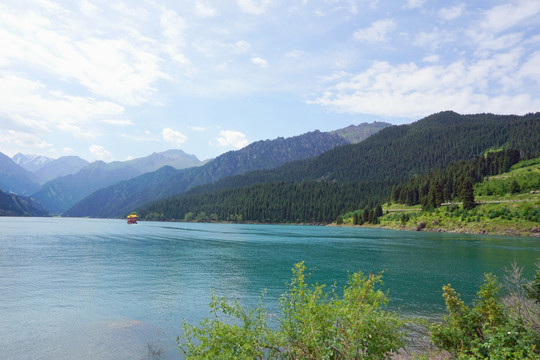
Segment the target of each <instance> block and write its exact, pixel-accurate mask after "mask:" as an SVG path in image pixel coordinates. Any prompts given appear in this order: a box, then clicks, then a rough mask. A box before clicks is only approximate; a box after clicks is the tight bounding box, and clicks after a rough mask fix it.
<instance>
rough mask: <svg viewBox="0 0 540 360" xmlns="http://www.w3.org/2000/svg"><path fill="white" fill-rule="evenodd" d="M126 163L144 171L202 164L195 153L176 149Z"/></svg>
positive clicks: (182, 167) (183, 167)
mask: <svg viewBox="0 0 540 360" xmlns="http://www.w3.org/2000/svg"><path fill="white" fill-rule="evenodd" d="M126 163H127V164H129V165H131V166H133V167H134V168H136V169H138V170H140V171H142V172H143V173H147V172H151V171H156V170H157V169H159V168H161V167H163V166H171V167H173V168H175V169H185V168H190V167H193V166H200V165H201V164H202V162H201V161H200V160H199V159H198V158H197V157H196V156H195V155H190V154H186V153H185V152H183V151H182V150H176V149H172V150H167V151H164V152H160V153H153V154H151V155H148V156H146V157H142V158H138V159H134V160H129V161H126Z"/></svg>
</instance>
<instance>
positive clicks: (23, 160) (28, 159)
mask: <svg viewBox="0 0 540 360" xmlns="http://www.w3.org/2000/svg"><path fill="white" fill-rule="evenodd" d="M13 161H14V162H15V164H17V165H19V166H20V167H22V168H24V169H26V170H28V171H30V172H33V173H35V172H36V171H37V170H39V169H41V168H42V167H43V166H45V165H46V164H48V163H50V162H51V161H53V159H51V158H49V157H46V156H43V155H35V154H22V153H18V154H15V156H13Z"/></svg>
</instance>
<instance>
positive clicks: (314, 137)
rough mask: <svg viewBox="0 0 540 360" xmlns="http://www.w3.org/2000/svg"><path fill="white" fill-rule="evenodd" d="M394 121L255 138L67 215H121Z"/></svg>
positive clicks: (92, 199) (129, 184)
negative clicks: (230, 149) (208, 158)
mask: <svg viewBox="0 0 540 360" xmlns="http://www.w3.org/2000/svg"><path fill="white" fill-rule="evenodd" d="M388 126H390V124H388V123H381V122H374V123H371V124H368V123H363V124H359V125H354V126H350V127H348V128H347V130H344V131H341V132H340V133H336V132H320V131H318V130H316V131H313V132H309V133H306V134H302V135H298V136H294V137H290V138H287V139H285V138H282V137H279V138H277V139H274V140H264V141H257V142H254V143H252V144H250V145H248V146H246V147H245V148H243V149H240V150H237V151H229V152H227V153H225V154H222V155H220V156H218V157H217V158H215V159H213V160H212V161H209V162H208V163H206V164H205V165H203V166H200V167H197V168H191V169H186V170H181V171H176V172H175V171H173V170H171V169H160V170H158V172H157V173H147V174H144V175H141V176H139V177H136V178H133V179H130V180H128V181H122V182H120V183H116V184H114V185H112V186H110V187H106V188H103V189H100V190H98V191H96V192H94V193H93V194H91V195H90V196H88V197H87V198H85V199H83V200H82V201H80V202H79V203H77V204H75V205H74V206H73V207H72V208H71V209H69V210H67V211H66V212H65V213H64V215H66V216H76V217H80V216H91V217H119V216H123V215H124V214H125V213H127V212H129V211H131V210H133V209H134V208H136V207H138V206H141V205H142V204H144V203H146V202H149V201H152V200H155V199H160V198H164V197H167V196H172V195H176V194H181V193H183V192H185V191H187V190H189V189H191V188H193V187H195V186H198V185H202V184H208V183H211V182H214V181H216V180H219V179H222V178H225V177H228V176H233V175H237V174H242V173H245V172H248V171H254V170H260V169H270V168H274V167H276V166H279V165H282V164H285V163H287V162H290V161H294V160H299V159H305V158H310V157H313V156H316V155H319V154H322V153H324V152H326V151H328V150H330V149H332V148H335V147H337V146H340V145H347V144H350V141H349V140H347V138H346V136H348V137H350V138H352V139H355V141H361V140H363V139H365V138H367V137H369V136H370V135H372V134H374V133H376V132H378V131H379V130H381V129H383V128H385V127H388Z"/></svg>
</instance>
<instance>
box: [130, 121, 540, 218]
mask: <svg viewBox="0 0 540 360" xmlns="http://www.w3.org/2000/svg"><path fill="white" fill-rule="evenodd" d="M499 148H508V149H515V150H518V151H519V152H520V154H521V156H522V157H524V158H528V157H532V156H539V155H540V113H535V114H527V115H525V116H514V115H508V116H502V115H492V114H477V115H460V114H457V113H455V112H451V111H447V112H442V113H438V114H434V115H431V116H428V117H426V118H424V119H422V120H419V121H417V122H415V123H413V124H409V125H401V126H391V127H387V128H385V129H383V130H381V131H379V132H378V133H376V134H374V135H372V136H371V137H369V138H368V139H366V140H365V141H363V142H360V143H358V144H353V145H345V146H340V147H336V148H334V149H331V150H329V151H327V152H325V153H323V154H321V155H319V156H316V157H313V158H309V159H304V160H299V161H295V162H290V163H287V164H284V165H282V166H279V167H276V168H274V169H269V170H261V171H255V172H250V173H246V174H244V175H237V176H234V177H229V178H224V179H222V180H221V181H218V182H216V183H213V184H208V185H204V186H201V187H197V188H194V189H192V190H191V191H190V192H189V193H186V194H183V195H179V196H177V197H174V198H169V199H164V200H160V201H157V202H154V203H152V204H148V205H147V206H145V207H143V208H140V209H137V211H138V212H139V215H140V216H141V217H143V218H145V217H146V218H154V219H183V218H184V216H185V215H186V214H187V213H188V212H192V213H194V214H195V215H197V214H199V213H204V214H206V215H210V214H213V216H212V217H213V218H214V219H220V220H227V219H231V216H234V218H236V219H238V218H241V219H243V220H245V221H262V222H265V221H272V222H312V221H315V222H329V221H334V220H335V219H336V217H337V216H338V215H341V214H344V213H345V212H347V211H353V210H356V209H359V208H363V207H364V206H366V205H369V206H373V204H376V203H377V202H379V203H380V202H383V201H385V200H387V199H388V198H389V197H390V190H391V188H392V186H393V185H396V184H398V183H400V182H402V181H403V180H405V179H408V178H410V177H412V176H416V175H418V174H422V173H425V172H426V171H427V170H429V169H437V168H441V167H444V166H447V165H448V164H450V163H451V162H454V161H459V160H467V159H471V158H473V157H474V156H477V155H480V154H484V153H485V152H486V151H487V150H489V149H499ZM370 204H371V205H370Z"/></svg>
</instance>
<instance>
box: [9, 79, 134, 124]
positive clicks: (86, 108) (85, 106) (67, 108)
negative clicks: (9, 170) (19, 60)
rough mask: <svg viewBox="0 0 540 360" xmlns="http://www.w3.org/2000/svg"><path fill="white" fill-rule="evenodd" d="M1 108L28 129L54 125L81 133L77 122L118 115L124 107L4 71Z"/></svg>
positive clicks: (81, 122)
mask: <svg viewBox="0 0 540 360" xmlns="http://www.w3.org/2000/svg"><path fill="white" fill-rule="evenodd" d="M0 98H1V99H2V103H1V105H0V110H1V111H2V112H5V113H9V114H11V117H12V118H17V119H18V123H19V126H26V128H27V129H28V130H33V129H34V130H35V129H40V130H42V131H50V130H53V129H50V127H51V126H53V127H56V128H58V129H61V130H64V131H70V129H71V130H73V132H74V133H77V134H79V133H80V129H79V127H78V126H77V125H76V124H83V123H88V122H90V121H91V120H92V119H94V118H99V117H101V116H115V115H120V114H122V113H123V112H124V108H123V107H122V106H120V105H118V104H115V103H112V102H108V101H97V100H96V99H93V98H86V97H76V96H70V95H66V94H64V93H62V92H59V91H49V90H48V89H47V87H46V85H44V84H43V83H41V82H39V81H32V80H28V79H25V78H22V77H19V76H16V75H12V74H9V73H7V74H5V75H3V76H2V75H0Z"/></svg>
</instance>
